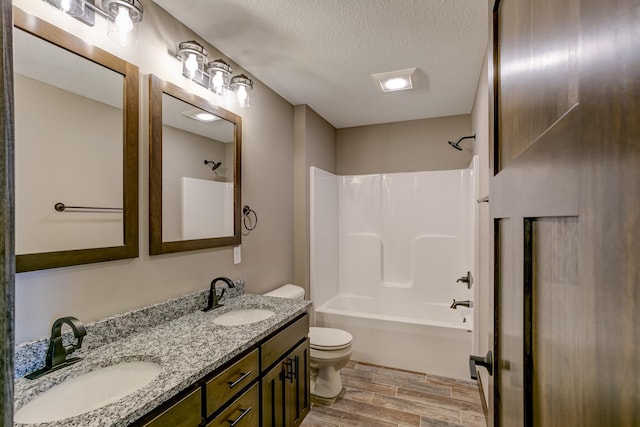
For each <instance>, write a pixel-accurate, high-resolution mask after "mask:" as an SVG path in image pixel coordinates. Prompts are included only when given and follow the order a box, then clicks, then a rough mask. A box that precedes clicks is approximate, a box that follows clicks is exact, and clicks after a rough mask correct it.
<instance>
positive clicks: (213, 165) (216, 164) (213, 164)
mask: <svg viewBox="0 0 640 427" xmlns="http://www.w3.org/2000/svg"><path fill="white" fill-rule="evenodd" d="M204 164H205V165H207V166H210V167H211V170H212V171H214V170H216V169H218V168H219V167H220V166H221V165H222V162H216V161H213V160H205V161H204Z"/></svg>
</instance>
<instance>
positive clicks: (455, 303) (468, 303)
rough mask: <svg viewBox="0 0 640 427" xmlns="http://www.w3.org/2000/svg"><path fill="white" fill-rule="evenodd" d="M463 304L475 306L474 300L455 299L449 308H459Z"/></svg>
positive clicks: (464, 305)
mask: <svg viewBox="0 0 640 427" xmlns="http://www.w3.org/2000/svg"><path fill="white" fill-rule="evenodd" d="M459 305H461V306H463V307H469V308H471V307H473V301H468V300H467V301H456V300H453V303H452V304H451V307H449V308H453V309H454V310H456V309H457V308H458V306H459Z"/></svg>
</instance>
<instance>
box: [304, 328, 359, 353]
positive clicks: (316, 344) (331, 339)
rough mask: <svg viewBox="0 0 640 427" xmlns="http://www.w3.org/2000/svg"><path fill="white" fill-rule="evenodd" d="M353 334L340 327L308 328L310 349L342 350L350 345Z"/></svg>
mask: <svg viewBox="0 0 640 427" xmlns="http://www.w3.org/2000/svg"><path fill="white" fill-rule="evenodd" d="M352 340H353V336H352V335H351V334H350V333H349V332H347V331H343V330H342V329H334V328H320V327H313V326H312V327H310V328H309V341H310V346H311V348H312V349H316V350H324V351H332V350H342V349H344V348H347V347H349V346H351V341H352Z"/></svg>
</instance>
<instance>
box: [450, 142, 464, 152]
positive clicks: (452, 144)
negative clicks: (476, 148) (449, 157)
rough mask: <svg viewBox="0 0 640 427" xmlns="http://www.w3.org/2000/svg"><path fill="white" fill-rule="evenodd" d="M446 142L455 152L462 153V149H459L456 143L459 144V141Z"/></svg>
mask: <svg viewBox="0 0 640 427" xmlns="http://www.w3.org/2000/svg"><path fill="white" fill-rule="evenodd" d="M448 142H449V145H450V146H452V147H453V148H455V149H456V150H458V151H462V147H460V146H459V145H458V143H459V142H460V141H458V142H453V141H448Z"/></svg>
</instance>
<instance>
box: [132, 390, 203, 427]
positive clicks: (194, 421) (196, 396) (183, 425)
mask: <svg viewBox="0 0 640 427" xmlns="http://www.w3.org/2000/svg"><path fill="white" fill-rule="evenodd" d="M201 402H202V394H201V392H200V389H199V388H198V389H197V390H195V391H193V392H192V393H190V394H188V395H187V396H185V397H184V398H183V399H181V400H180V401H179V402H178V403H176V404H175V405H173V406H171V407H169V408H168V409H166V410H165V411H163V412H162V413H160V414H159V415H158V416H156V417H155V418H153V419H152V420H151V421H149V422H147V423H144V424H143V426H144V427H166V426H172V427H196V426H198V425H200V421H202V403H201Z"/></svg>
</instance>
